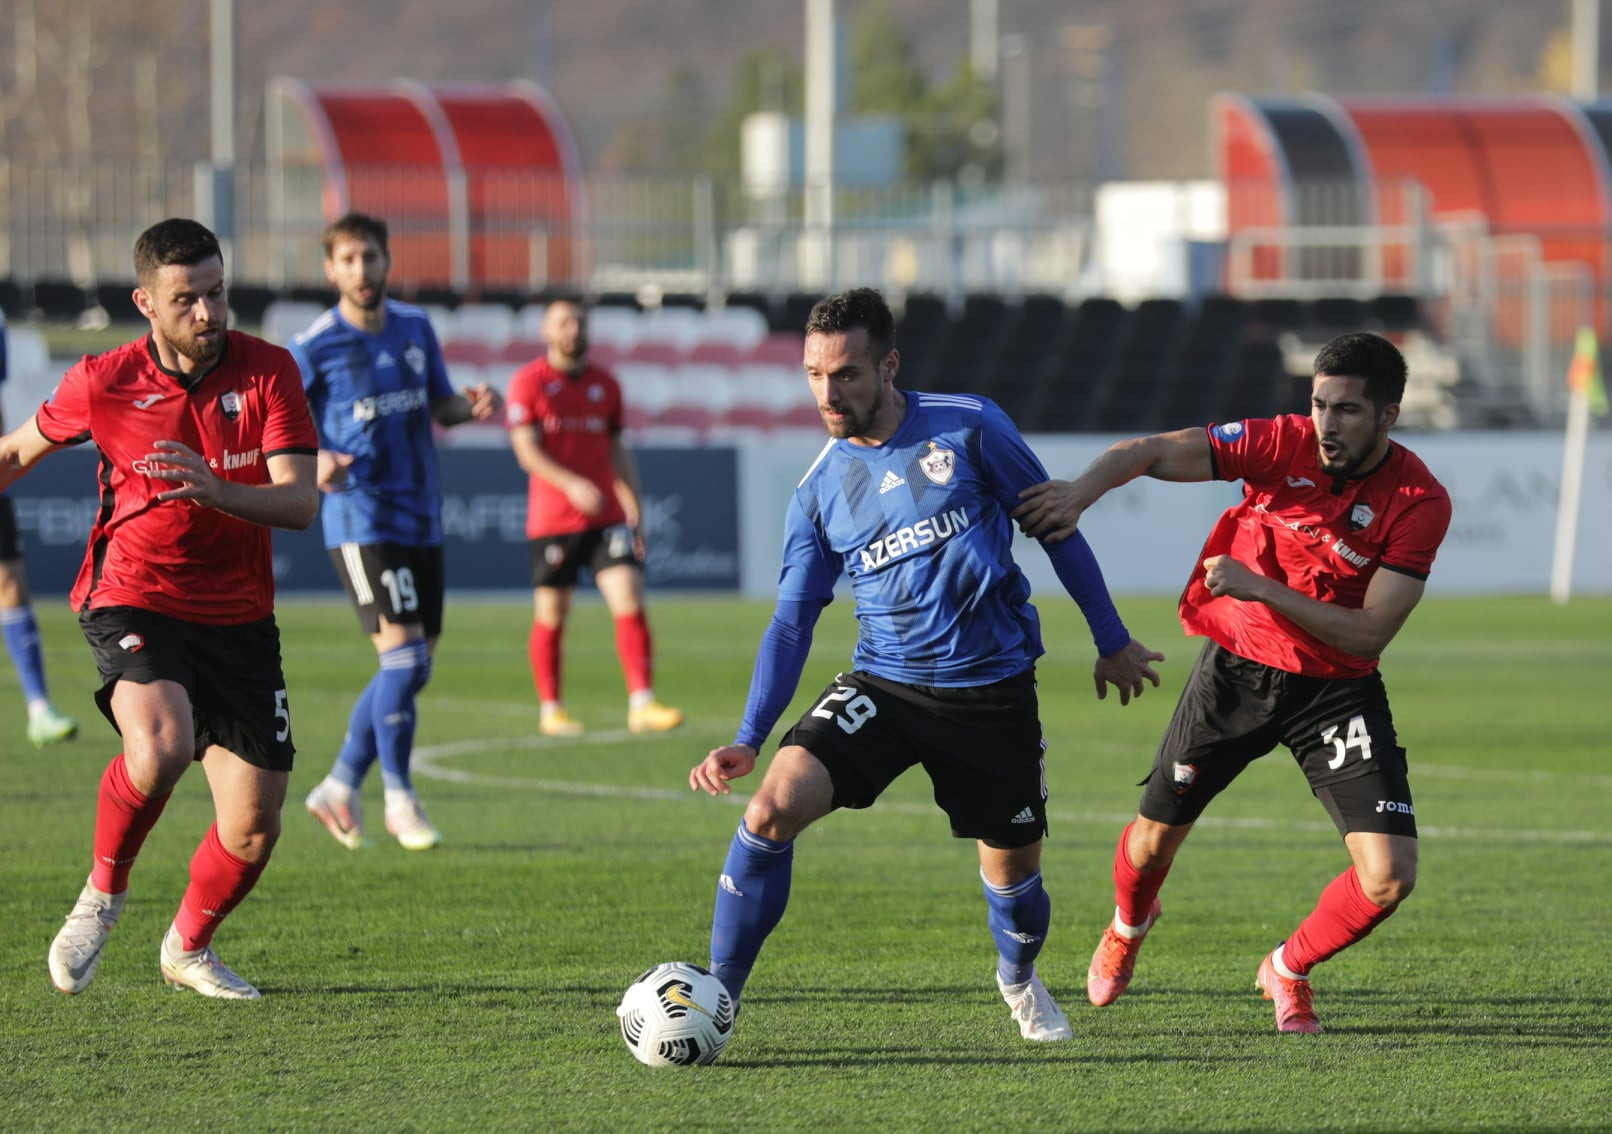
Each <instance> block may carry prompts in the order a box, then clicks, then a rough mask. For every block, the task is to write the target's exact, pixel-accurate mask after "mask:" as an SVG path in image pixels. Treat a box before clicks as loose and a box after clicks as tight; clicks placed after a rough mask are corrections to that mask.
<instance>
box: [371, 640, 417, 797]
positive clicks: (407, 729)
mask: <svg viewBox="0 0 1612 1134" xmlns="http://www.w3.org/2000/svg"><path fill="white" fill-rule="evenodd" d="M430 680H431V652H430V651H429V650H428V649H426V645H425V641H424V640H423V639H422V640H419V641H415V642H410V643H408V644H407V645H405V646H399V647H397V648H396V649H395V650H387V651H386V652H385V653H384V654H382V655H381V671H380V672H379V673H377V674H376V675H375V680H374V682H373V683H372V684H373V686H374V690H375V691H374V693H373V694H371V696H370V720H371V722H372V723H373V726H374V729H375V752H376V755H377V756H379V758H380V761H381V780H382V782H383V783H385V785H386V786H387V787H388V788H389V789H391V790H393V791H413V790H414V783H413V781H412V780H410V779H409V757H410V756H411V755H412V754H413V752H414V695H415V694H416V693H418V692H419V691H420V690H422V689H424V688H425V683H426V682H427V681H430Z"/></svg>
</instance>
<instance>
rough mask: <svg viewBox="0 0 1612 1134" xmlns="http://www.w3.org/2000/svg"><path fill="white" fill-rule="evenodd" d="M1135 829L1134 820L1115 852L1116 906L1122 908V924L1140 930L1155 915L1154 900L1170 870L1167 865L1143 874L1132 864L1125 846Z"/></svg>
mask: <svg viewBox="0 0 1612 1134" xmlns="http://www.w3.org/2000/svg"><path fill="white" fill-rule="evenodd" d="M1134 826H1136V822H1135V820H1132V821H1131V822H1130V823H1129V824H1127V825H1126V827H1125V830H1123V831H1121V832H1120V835H1119V847H1118V848H1117V849H1116V850H1115V851H1114V905H1115V906H1117V907H1118V908H1119V919H1120V920H1121V921H1123V922H1124V923H1125V924H1126V925H1133V926H1138V927H1140V926H1143V925H1146V924H1147V918H1148V914H1150V913H1152V912H1153V899H1154V898H1157V897H1158V896H1159V887H1161V886H1163V885H1164V879H1165V876H1166V875H1168V874H1169V873H1170V868H1169V867H1168V866H1166V867H1165V868H1164V869H1163V870H1154V871H1150V872H1148V873H1146V874H1144V873H1143V872H1142V871H1140V870H1138V869H1136V867H1134V866H1132V865H1131V856H1130V854H1129V852H1127V851H1126V849H1125V846H1126V844H1127V843H1129V842H1130V839H1131V828H1132V827H1134Z"/></svg>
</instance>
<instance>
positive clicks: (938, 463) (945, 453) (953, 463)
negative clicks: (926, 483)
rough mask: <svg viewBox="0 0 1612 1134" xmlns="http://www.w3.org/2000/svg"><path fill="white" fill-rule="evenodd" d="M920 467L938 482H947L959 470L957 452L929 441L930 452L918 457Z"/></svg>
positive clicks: (931, 478)
mask: <svg viewBox="0 0 1612 1134" xmlns="http://www.w3.org/2000/svg"><path fill="white" fill-rule="evenodd" d="M918 468H919V469H920V470H921V471H922V472H923V474H924V475H925V476H927V477H928V478H929V479H930V480H932V481H934V482H935V483H936V484H945V483H946V482H947V481H949V480H951V478H952V473H954V472H956V471H957V454H956V453H954V452H952V451H951V450H950V449H941V448H937V447H936V445H935V443H934V442H933V441H931V442H930V443H929V452H927V453H925V454H924V455H923V456H921V457H919V458H918Z"/></svg>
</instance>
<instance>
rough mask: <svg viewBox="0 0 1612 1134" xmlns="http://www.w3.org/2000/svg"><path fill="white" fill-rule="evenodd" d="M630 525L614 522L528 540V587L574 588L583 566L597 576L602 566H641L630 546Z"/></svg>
mask: <svg viewBox="0 0 1612 1134" xmlns="http://www.w3.org/2000/svg"><path fill="white" fill-rule="evenodd" d="M633 544H634V540H633V535H632V528H630V527H628V526H627V525H626V524H616V525H614V526H613V527H608V528H591V529H589V530H588V531H585V532H571V533H570V534H569V535H557V536H540V537H539V538H537V539H534V540H533V541H532V586H534V587H574V586H576V585H577V580H578V578H579V577H580V576H581V571H582V568H584V567H586V568H587V569H588V570H589V571H590V572H592V573H593V574H594V575H598V574H599V572H600V571H603V570H604V569H605V568H606V567H619V566H621V565H623V564H631V565H633V566H636V567H642V566H643V560H641V559H639V558H638V549H637V548H636V547H634V546H633Z"/></svg>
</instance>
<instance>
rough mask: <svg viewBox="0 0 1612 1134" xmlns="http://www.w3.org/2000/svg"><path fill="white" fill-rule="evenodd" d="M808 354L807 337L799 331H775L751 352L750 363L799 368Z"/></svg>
mask: <svg viewBox="0 0 1612 1134" xmlns="http://www.w3.org/2000/svg"><path fill="white" fill-rule="evenodd" d="M805 354H806V340H805V337H804V336H802V335H801V334H800V332H798V331H773V332H771V333H770V334H768V336H767V337H766V338H764V339H762V340H761V341H760V342H759V343H757V344H756V345H755V347H754V348H753V349H752V350H751V351H750V355H749V359H748V361H750V362H770V363H779V364H782V365H785V366H793V367H796V368H799V366H800V365H801V360H802V358H803V357H804V356H805Z"/></svg>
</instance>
